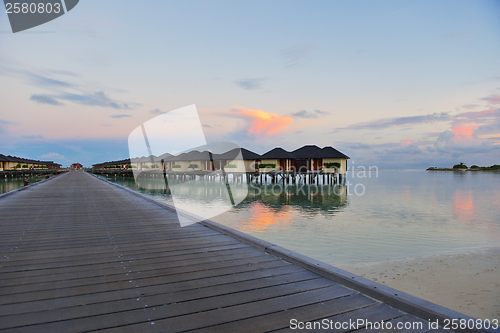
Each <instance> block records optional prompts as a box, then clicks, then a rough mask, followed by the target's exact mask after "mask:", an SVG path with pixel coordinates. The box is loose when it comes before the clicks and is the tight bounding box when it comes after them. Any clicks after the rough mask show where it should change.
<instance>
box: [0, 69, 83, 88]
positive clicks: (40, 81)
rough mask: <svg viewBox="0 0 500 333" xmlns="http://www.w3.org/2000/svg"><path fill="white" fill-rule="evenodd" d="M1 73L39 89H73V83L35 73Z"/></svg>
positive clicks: (15, 71) (21, 70)
mask: <svg viewBox="0 0 500 333" xmlns="http://www.w3.org/2000/svg"><path fill="white" fill-rule="evenodd" d="M0 73H2V74H4V75H8V76H10V77H16V78H20V79H22V80H24V81H25V82H27V83H28V84H30V85H32V86H35V87H39V88H44V89H47V88H72V87H74V85H73V84H72V83H69V82H66V81H62V80H58V79H55V78H52V77H49V76H47V75H43V74H38V73H35V72H33V71H29V70H26V69H19V68H3V71H1V72H0Z"/></svg>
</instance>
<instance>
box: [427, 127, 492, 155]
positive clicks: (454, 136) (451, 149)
mask: <svg viewBox="0 0 500 333" xmlns="http://www.w3.org/2000/svg"><path fill="white" fill-rule="evenodd" d="M434 147H435V148H436V151H437V152H439V153H448V154H454V155H455V156H460V155H461V154H465V153H468V154H475V153H489V152H491V151H492V150H493V149H498V148H500V147H495V146H493V144H492V143H491V142H489V141H487V140H481V139H479V138H478V137H477V136H476V135H475V134H474V129H473V128H471V127H466V126H457V127H453V128H452V130H446V131H444V132H442V133H441V134H440V135H439V137H438V138H437V140H436V142H435V144H434Z"/></svg>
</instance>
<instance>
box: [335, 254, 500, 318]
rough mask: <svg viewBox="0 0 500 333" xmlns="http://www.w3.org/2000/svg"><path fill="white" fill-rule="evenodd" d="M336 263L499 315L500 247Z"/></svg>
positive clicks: (445, 302)
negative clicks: (386, 259)
mask: <svg viewBox="0 0 500 333" xmlns="http://www.w3.org/2000/svg"><path fill="white" fill-rule="evenodd" d="M336 267H338V268H340V269H343V270H346V271H348V272H351V273H354V274H357V275H359V276H361V277H364V278H367V279H370V280H373V281H375V282H378V283H381V284H384V285H386V286H388V287H391V288H395V289H398V290H401V291H403V292H406V293H408V294H410V295H413V296H417V297H420V298H423V299H425V300H427V301H430V302H432V303H436V304H438V305H441V306H444V307H446V308H449V309H452V310H455V311H458V312H461V313H464V314H466V315H469V316H472V317H475V318H479V319H490V320H491V319H500V247H494V248H487V249H483V250H474V251H468V252H464V253H458V254H442V255H434V256H427V257H423V258H413V259H402V260H401V259H400V260H394V261H386V262H378V263H368V264H341V265H336Z"/></svg>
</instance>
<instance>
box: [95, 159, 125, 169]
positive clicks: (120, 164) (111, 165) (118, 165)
mask: <svg viewBox="0 0 500 333" xmlns="http://www.w3.org/2000/svg"><path fill="white" fill-rule="evenodd" d="M130 165H131V164H130V159H124V160H119V161H109V162H104V163H98V164H94V165H92V167H93V168H94V169H112V170H120V169H126V168H127V167H129V166H130Z"/></svg>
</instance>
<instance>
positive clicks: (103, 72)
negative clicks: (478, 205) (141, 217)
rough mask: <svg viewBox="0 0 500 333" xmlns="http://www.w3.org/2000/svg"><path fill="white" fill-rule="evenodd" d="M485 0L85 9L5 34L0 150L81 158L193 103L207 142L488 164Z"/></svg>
mask: <svg viewBox="0 0 500 333" xmlns="http://www.w3.org/2000/svg"><path fill="white" fill-rule="evenodd" d="M498 59H500V2H498V1H474V2H472V1H420V2H411V1H376V2H375V1H371V2H368V1H314V2H310V1H271V2H269V1H247V2H243V1H233V2H229V1H152V0H151V1H141V2H138V1H123V0H120V1H112V0H107V1H92V0H82V1H80V3H79V4H78V5H77V6H76V7H75V8H74V9H73V10H72V11H71V12H69V13H67V14H65V15H63V16H61V17H60V18H58V19H56V20H54V21H51V22H49V23H46V24H44V25H41V26H39V27H35V28H33V29H30V30H27V31H25V32H19V33H16V34H13V33H12V32H11V30H10V26H9V22H8V18H7V15H6V14H5V13H1V14H0V88H1V90H0V91H1V94H2V95H1V99H0V103H1V104H0V153H3V154H12V155H16V156H23V157H29V158H37V159H50V160H55V161H57V162H60V163H63V164H64V165H68V164H70V163H73V162H80V163H82V164H84V165H87V166H89V165H91V164H93V163H97V162H103V161H107V160H114V159H121V158H126V157H128V148H127V137H128V135H129V134H130V133H131V131H132V130H133V129H134V128H136V127H137V126H139V125H140V124H141V123H144V122H146V121H148V120H149V119H151V118H153V117H155V116H156V115H158V114H159V113H161V112H166V111H170V110H174V109H177V108H181V107H184V106H187V105H191V104H196V107H197V109H198V111H199V113H200V117H201V120H202V124H203V125H204V130H205V135H206V137H207V140H209V141H222V140H224V141H232V142H235V143H237V144H239V145H240V146H243V147H246V148H248V149H250V150H253V151H255V152H258V153H264V152H266V151H267V150H269V149H271V148H273V147H276V146H282V147H283V148H285V149H295V148H297V147H300V146H302V145H305V144H316V145H319V146H326V145H329V146H334V147H336V148H338V149H339V150H341V151H342V152H344V153H345V154H347V155H349V156H350V157H351V159H352V161H351V164H352V165H354V166H369V165H370V166H373V165H377V166H379V167H380V168H424V167H427V166H449V165H452V164H455V163H457V162H462V161H463V162H466V163H468V164H472V163H475V164H479V165H491V164H494V163H497V164H500V160H499V156H500V154H499V152H500V62H499V60H498Z"/></svg>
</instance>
